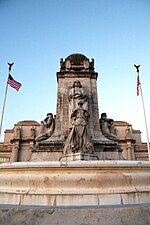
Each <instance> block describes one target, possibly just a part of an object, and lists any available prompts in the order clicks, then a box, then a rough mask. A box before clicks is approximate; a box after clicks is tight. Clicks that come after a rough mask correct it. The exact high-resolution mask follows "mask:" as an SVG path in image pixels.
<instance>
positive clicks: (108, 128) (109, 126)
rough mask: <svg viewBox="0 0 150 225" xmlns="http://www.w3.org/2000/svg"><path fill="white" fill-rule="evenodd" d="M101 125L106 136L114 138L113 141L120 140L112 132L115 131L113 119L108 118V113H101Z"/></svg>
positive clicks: (110, 138)
mask: <svg viewBox="0 0 150 225" xmlns="http://www.w3.org/2000/svg"><path fill="white" fill-rule="evenodd" d="M100 127H101V130H102V134H103V135H104V136H105V137H106V138H108V139H109V140H112V141H118V138H117V136H116V135H115V134H113V133H112V130H113V131H114V127H113V119H109V118H107V115H106V113H102V114H101V119H100Z"/></svg>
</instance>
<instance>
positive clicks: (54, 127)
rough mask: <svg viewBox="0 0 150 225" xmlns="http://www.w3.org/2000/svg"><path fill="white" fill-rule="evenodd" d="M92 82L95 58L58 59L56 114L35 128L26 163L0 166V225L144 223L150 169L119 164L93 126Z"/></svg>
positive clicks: (103, 125) (104, 129)
mask: <svg viewBox="0 0 150 225" xmlns="http://www.w3.org/2000/svg"><path fill="white" fill-rule="evenodd" d="M97 78H98V73H97V72H95V68H94V59H91V60H89V59H88V58H87V57H86V56H84V55H82V54H72V55H69V56H68V57H67V58H65V59H61V60H60V71H59V72H57V83H58V91H57V104H56V115H53V114H52V113H48V114H47V117H46V118H45V119H44V120H43V121H42V122H41V132H40V134H38V135H37V136H36V138H35V144H34V147H33V149H32V155H31V159H30V161H29V162H14V163H2V164H1V165H0V204H1V209H0V218H1V219H0V224H8V223H5V222H4V221H7V222H8V221H9V224H16V223H17V222H18V221H19V222H20V221H24V224H31V225H32V224H42V225H45V224H53V225H55V224H62V225H64V224H70V225H74V224H93V225H97V224H102V225H105V224H107V225H109V224H110V225H113V224H115V225H117V224H118V225H119V224H132V225H134V224H135V225H137V224H141V225H143V224H150V217H149V216H148V215H149V213H150V205H149V203H150V163H149V162H148V161H127V160H124V158H123V156H122V149H121V148H120V146H119V144H118V139H117V136H116V135H115V134H114V133H113V132H110V130H109V129H108V125H110V123H109V122H110V121H108V120H107V116H106V114H105V113H104V114H103V115H102V117H101V119H99V107H98V96H97ZM110 99H111V98H110ZM131 212H132V213H131ZM14 215H15V217H14ZM31 217H32V220H31ZM37 217H38V218H39V219H38V220H37ZM6 218H7V219H6ZM25 221H26V222H25ZM35 221H36V223H35ZM15 222H16V223H15ZM19 222H18V223H19ZM20 224H21V222H20Z"/></svg>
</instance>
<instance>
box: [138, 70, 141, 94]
mask: <svg viewBox="0 0 150 225" xmlns="http://www.w3.org/2000/svg"><path fill="white" fill-rule="evenodd" d="M140 84H141V83H140V78H139V74H138V75H137V96H139V86H140Z"/></svg>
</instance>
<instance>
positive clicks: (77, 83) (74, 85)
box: [73, 80, 82, 88]
mask: <svg viewBox="0 0 150 225" xmlns="http://www.w3.org/2000/svg"><path fill="white" fill-rule="evenodd" d="M73 87H79V88H81V87H82V85H81V83H80V81H79V80H75V81H74V83H73Z"/></svg>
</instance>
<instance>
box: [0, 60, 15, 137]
mask: <svg viewBox="0 0 150 225" xmlns="http://www.w3.org/2000/svg"><path fill="white" fill-rule="evenodd" d="M13 64H14V63H8V77H7V83H6V88H5V93H4V100H3V105H2V114H1V120H0V137H1V131H2V124H3V117H4V110H5V103H6V96H7V90H8V78H9V74H10V71H11V67H12V66H13Z"/></svg>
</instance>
